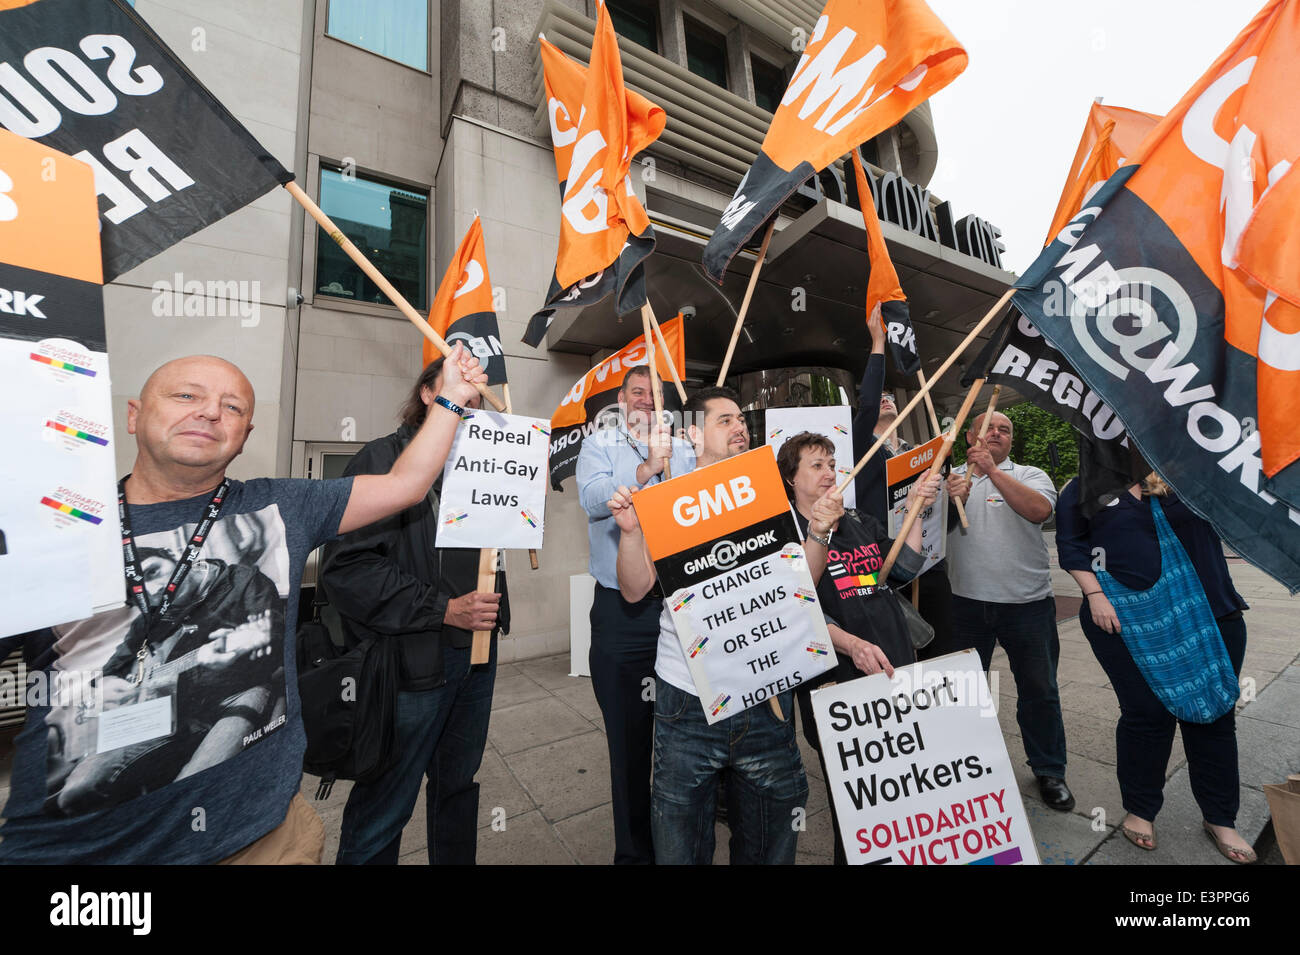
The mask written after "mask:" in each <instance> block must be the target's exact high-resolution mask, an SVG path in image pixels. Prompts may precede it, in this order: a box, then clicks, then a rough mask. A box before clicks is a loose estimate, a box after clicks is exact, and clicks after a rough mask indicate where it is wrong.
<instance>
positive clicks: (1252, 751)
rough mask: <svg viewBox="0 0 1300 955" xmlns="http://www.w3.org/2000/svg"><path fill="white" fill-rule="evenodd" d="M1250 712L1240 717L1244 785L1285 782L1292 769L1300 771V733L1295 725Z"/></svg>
mask: <svg viewBox="0 0 1300 955" xmlns="http://www.w3.org/2000/svg"><path fill="white" fill-rule="evenodd" d="M1266 695H1267V694H1266ZM1249 714H1250V710H1249V709H1247V710H1246V715H1243V716H1239V717H1238V718H1237V765H1238V766H1239V767H1240V773H1241V785H1242V786H1249V787H1251V788H1253V789H1260V788H1261V787H1262V786H1263V785H1264V784H1265V783H1278V782H1281V781H1282V780H1284V779H1286V777H1287V774H1288V773H1295V772H1300V733H1297V732H1296V730H1295V728H1294V727H1292V726H1282V725H1279V724H1277V723H1266V722H1264V721H1263V720H1257V719H1253V718H1251V716H1250V715H1249ZM1261 791H1262V790H1261Z"/></svg>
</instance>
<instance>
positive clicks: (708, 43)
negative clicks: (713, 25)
mask: <svg viewBox="0 0 1300 955" xmlns="http://www.w3.org/2000/svg"><path fill="white" fill-rule="evenodd" d="M682 25H683V26H684V27H685V29H686V68H687V69H688V70H690V71H691V72H692V73H694V74H695V75H696V76H698V77H699V78H700V79H702V80H708V81H709V82H710V83H712V84H713V85H714V86H721V87H722V88H723V89H724V90H725V89H727V88H728V87H727V41H726V38H725V37H723V36H722V34H721V33H718V32H717V31H715V30H710V29H709V28H708V27H706V26H703V25H701V24H699V23H696V22H695V21H694V20H691V19H689V18H686V19H684V20H683V22H682Z"/></svg>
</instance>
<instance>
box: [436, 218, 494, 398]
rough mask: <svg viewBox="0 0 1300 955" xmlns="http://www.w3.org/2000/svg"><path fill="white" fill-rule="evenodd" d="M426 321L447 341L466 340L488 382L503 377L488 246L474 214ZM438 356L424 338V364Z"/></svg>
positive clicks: (448, 267) (448, 342)
mask: <svg viewBox="0 0 1300 955" xmlns="http://www.w3.org/2000/svg"><path fill="white" fill-rule="evenodd" d="M429 324H430V325H432V326H433V330H434V331H436V332H437V333H438V334H439V335H441V336H442V337H443V338H444V339H446V341H447V344H448V345H455V344H456V342H458V341H463V342H464V343H465V347H466V348H467V349H468V350H469V351H471V352H473V353H474V355H475V356H476V357H477V358H478V360H479V362H480V363H481V364H482V365H483V370H484V371H486V372H487V376H488V384H490V385H498V384H501V383H502V382H504V381H505V380H506V359H505V355H504V354H502V351H501V330H500V328H499V327H498V325H497V313H496V310H495V309H494V308H493V305H492V280H491V279H490V278H489V277H488V267H487V249H486V248H485V246H484V244H483V222H482V220H480V219H479V217H478V216H477V215H475V216H474V222H473V223H472V224H471V225H470V227H469V231H468V232H466V233H465V238H464V239H462V240H461V243H460V248H458V249H457V250H456V255H455V257H454V258H453V259H452V260H451V264H450V265H448V266H447V272H446V274H444V275H443V277H442V284H441V285H439V286H438V295H437V297H436V298H435V299H434V300H433V307H432V308H431V309H429ZM438 356H439V352H438V349H437V348H435V347H434V345H433V342H431V341H429V340H428V339H427V338H426V339H425V340H424V364H425V365H428V364H429V362H431V361H433V360H434V359H435V358H437V357H438Z"/></svg>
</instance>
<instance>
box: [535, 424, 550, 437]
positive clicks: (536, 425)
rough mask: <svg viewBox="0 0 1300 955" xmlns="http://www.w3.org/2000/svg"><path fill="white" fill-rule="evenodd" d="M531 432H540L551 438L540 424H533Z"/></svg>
mask: <svg viewBox="0 0 1300 955" xmlns="http://www.w3.org/2000/svg"><path fill="white" fill-rule="evenodd" d="M533 430H534V431H540V432H541V433H542V434H544V435H546V436H547V437H548V438H549V437H550V436H551V432H549V431H547V430H546V429H545V428H543V427H542V426H541V425H540V424H535V425H533Z"/></svg>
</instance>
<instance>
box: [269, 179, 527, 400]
mask: <svg viewBox="0 0 1300 955" xmlns="http://www.w3.org/2000/svg"><path fill="white" fill-rule="evenodd" d="M284 188H285V190H286V191H287V192H288V193H289V195H291V196H293V197H294V199H296V200H297V201H298V204H299V205H300V206H302V207H303V208H304V209H306V210H307V214H308V215H309V216H311V217H312V218H313V219H315V220H316V224H317V225H319V226H320V227H321V228H322V229H324V230H325V234H326V235H328V236H329V237H330V238H331V239H333V240H334V241H335V242H337V243H338V246H339V248H340V249H342V250H343V251H344V252H345V253H346V254H347V256H348V258H350V259H351V260H352V261H353V262H355V263H356V264H357V266H358V267H359V268H360V269H361V271H362V272H365V273H366V275H367V276H368V277H369V278H370V281H372V282H374V283H375V284H376V285H378V286H379V290H380V291H381V292H383V293H384V294H385V295H387V296H388V298H389V300H390V301H391V302H392V303H393V304H394V305H396V306H397V309H398V311H400V312H401V313H402V314H403V315H405V316H406V317H407V318H408V319H409V320H410V322H411V324H412V325H414V326H415V327H416V328H418V329H419V330H420V331H421V332H423V333H424V337H425V338H427V339H429V341H431V342H433V344H434V347H435V348H437V349H438V351H440V352H442V354H443V357H444V358H445V357H446V356H448V355H450V354H451V347H450V346H449V345H448V344H447V343H446V341H444V340H443V337H442V336H441V335H439V334H438V333H437V332H436V331H435V330H434V328H433V326H432V325H430V324H429V323H428V322H427V321H425V320H424V319H423V318H421V317H420V313H419V312H417V311H416V310H415V309H414V308H412V307H411V303H410V302H408V301H407V300H406V298H405V297H404V296H403V295H402V293H401V292H399V291H397V289H395V288H394V287H393V283H392V282H390V281H388V279H386V278H384V276H383V275H382V274H381V273H380V271H379V269H377V268H375V267H374V265H373V264H371V262H370V260H369V259H367V258H366V257H365V256H364V255H362V254H361V250H360V249H358V248H357V247H356V246H355V245H353V244H352V240H351V239H349V238H348V237H347V236H346V235H344V234H343V230H342V229H340V228H339V227H338V226H336V225H335V224H334V222H333V220H331V219H330V217H329V216H327V215H326V214H325V213H324V212H323V211H322V210H321V207H320V206H318V205H316V203H315V202H313V201H312V199H311V196H309V195H307V193H305V192H303V191H302V188H301V187H300V186H299V185H298V184H297V183H296V182H286V183H285V184H284ZM478 390H479V394H481V395H482V396H483V397H484V398H486V399H487V401H488V403H489V404H491V405H492V407H493V408H495V409H496V410H497V411H504V410H505V407H506V406H505V405H504V404H502V402H501V399H500V398H498V397H497V396H496V394H495V393H494V392H493V391H492V389H491V388H489V387H488V386H487V385H484V384H480V385H479V386H478Z"/></svg>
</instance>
